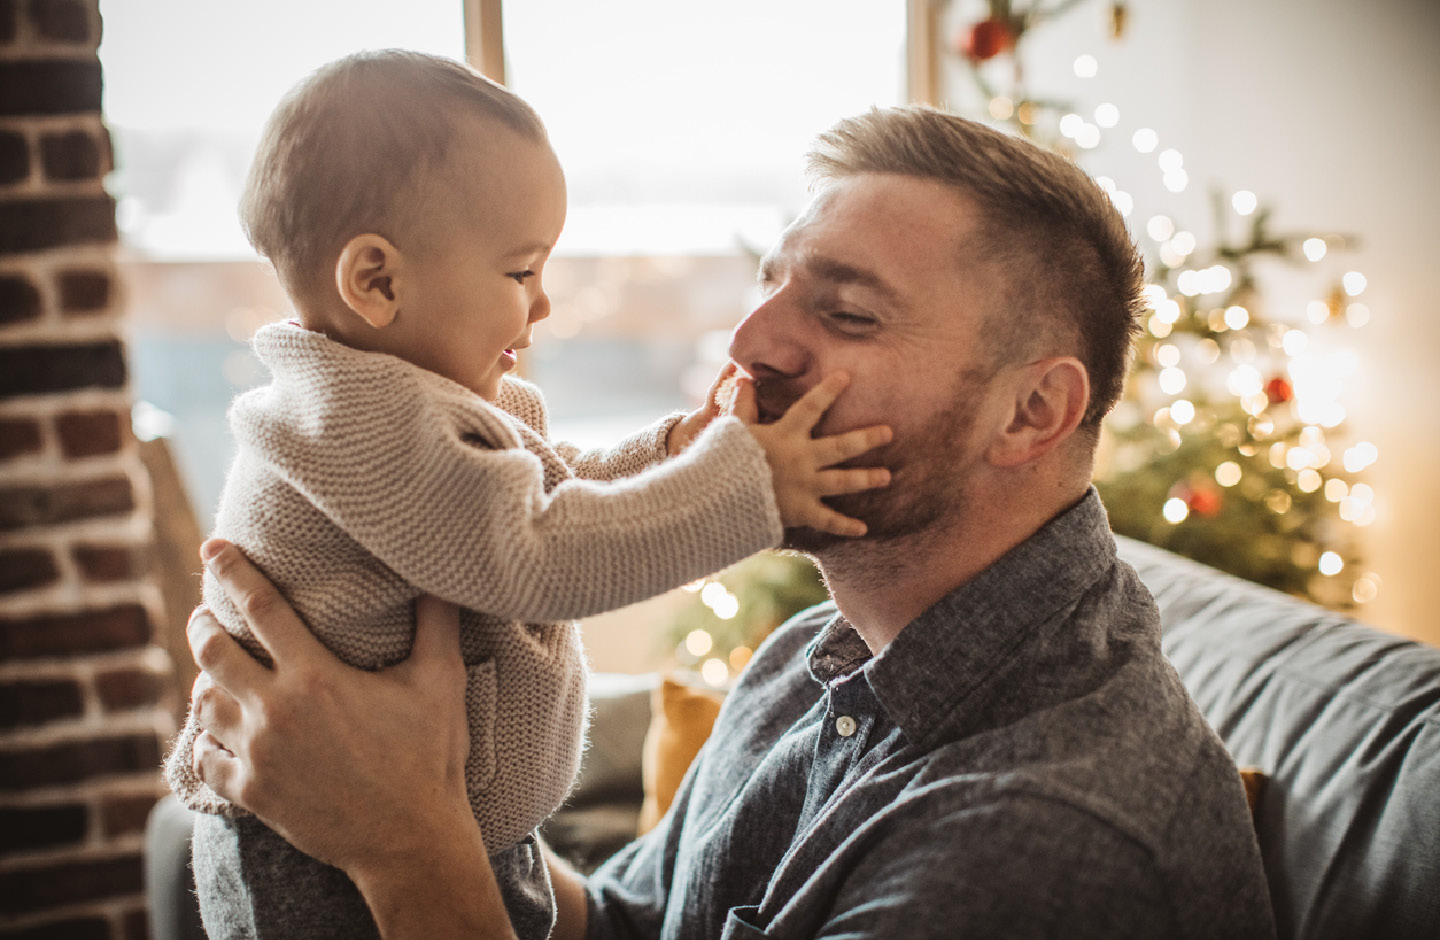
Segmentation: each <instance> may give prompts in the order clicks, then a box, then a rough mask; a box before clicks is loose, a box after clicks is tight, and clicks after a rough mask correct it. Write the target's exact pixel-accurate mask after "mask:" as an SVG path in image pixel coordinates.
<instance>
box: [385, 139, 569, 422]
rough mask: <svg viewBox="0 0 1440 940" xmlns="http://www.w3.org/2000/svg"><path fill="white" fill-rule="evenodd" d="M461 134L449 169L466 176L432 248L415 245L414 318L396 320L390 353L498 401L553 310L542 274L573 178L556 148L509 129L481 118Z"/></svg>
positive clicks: (447, 201) (445, 206)
mask: <svg viewBox="0 0 1440 940" xmlns="http://www.w3.org/2000/svg"><path fill="white" fill-rule="evenodd" d="M461 137H462V139H461V140H458V141H457V142H456V144H455V155H454V156H453V157H452V160H454V161H456V163H455V169H452V171H451V172H450V173H447V174H445V176H446V177H447V178H458V179H460V180H463V181H464V182H463V183H461V184H460V185H456V186H454V187H453V188H452V189H451V190H447V191H446V192H445V193H443V194H442V195H441V196H440V198H439V199H437V200H436V204H437V205H438V206H439V207H440V212H439V213H438V214H437V215H438V217H437V218H436V219H435V227H436V230H434V231H431V232H430V233H429V237H428V238H427V239H426V241H427V242H428V244H427V245H426V246H425V249H424V250H422V251H420V252H418V253H412V252H406V263H407V267H409V269H410V288H411V290H410V291H409V292H407V293H408V297H409V298H410V302H409V304H407V306H410V305H411V304H413V306H411V312H412V313H413V315H412V316H411V317H410V318H408V319H409V321H410V322H408V323H406V322H404V321H405V320H406V319H407V318H406V316H405V313H406V311H405V310H404V309H402V310H401V312H400V314H399V316H397V318H396V321H395V322H394V323H393V324H392V325H391V327H390V328H391V329H393V328H394V327H402V330H401V332H400V334H399V335H396V336H394V337H393V340H395V341H397V342H398V343H399V344H400V345H401V346H402V347H403V348H401V349H392V350H391V351H392V352H394V353H396V354H397V355H400V356H401V357H402V358H405V359H408V360H410V361H411V362H413V363H415V364H416V365H418V366H422V367H423V368H426V369H429V370H430V371H432V372H437V373H439V374H440V375H443V376H445V377H446V378H448V379H450V380H452V381H454V382H458V383H459V384H461V385H463V386H465V387H466V388H468V389H470V390H471V391H473V392H475V393H476V394H478V395H480V396H482V397H484V398H486V399H490V400H492V401H493V400H494V399H495V397H496V395H497V394H499V390H500V380H501V378H502V377H503V376H504V375H505V373H506V372H509V371H510V370H511V369H513V368H515V361H516V353H517V351H518V350H520V349H524V348H525V347H526V346H529V345H530V341H531V332H532V328H533V326H534V324H535V322H536V321H538V320H542V319H544V318H545V317H546V316H548V315H549V314H550V299H549V297H547V296H546V295H545V291H544V288H543V287H542V286H541V273H542V270H543V268H544V266H545V262H546V260H547V259H548V258H549V257H550V251H551V249H552V248H554V246H555V241H556V239H557V238H559V237H560V230H561V228H563V227H564V224H565V176H564V174H563V173H562V172H561V169H560V163H559V161H557V160H556V159H555V155H554V153H553V152H552V151H551V150H550V148H549V147H548V146H547V145H545V144H536V143H533V142H531V141H528V140H525V139H524V138H522V137H520V136H519V135H516V134H514V133H512V132H510V131H508V130H505V129H499V128H496V127H494V126H493V125H486V126H481V125H479V124H478V122H477V124H476V125H475V126H473V127H469V128H468V129H466V128H462V129H461ZM456 170H458V173H457V172H456ZM417 247H418V246H417ZM403 250H404V249H403V248H402V251H403Z"/></svg>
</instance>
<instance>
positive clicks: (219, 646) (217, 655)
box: [190, 630, 228, 672]
mask: <svg viewBox="0 0 1440 940" xmlns="http://www.w3.org/2000/svg"><path fill="white" fill-rule="evenodd" d="M227 642H228V637H227V636H226V635H225V634H224V633H220V632H218V631H214V630H210V631H206V632H204V633H201V634H198V635H197V636H192V637H191V638H190V653H191V655H193V656H194V657H195V665H197V666H199V667H200V668H201V669H202V670H205V671H207V672H208V671H209V670H211V669H213V668H214V667H215V666H216V665H218V664H219V663H220V661H221V660H222V659H223V658H224V655H225V649H226V645H227Z"/></svg>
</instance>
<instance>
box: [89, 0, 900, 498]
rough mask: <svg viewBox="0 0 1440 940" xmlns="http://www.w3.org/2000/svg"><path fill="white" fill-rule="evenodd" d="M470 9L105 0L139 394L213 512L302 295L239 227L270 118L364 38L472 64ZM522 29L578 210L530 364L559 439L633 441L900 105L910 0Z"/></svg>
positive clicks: (520, 87) (659, 5)
mask: <svg viewBox="0 0 1440 940" xmlns="http://www.w3.org/2000/svg"><path fill="white" fill-rule="evenodd" d="M464 7H465V3H464V2H463V0H412V2H410V3H406V4H404V5H400V4H395V3H393V2H389V0H252V2H250V3H248V4H244V5H241V6H235V5H216V4H210V3H194V2H192V0H147V2H145V3H143V4H136V3H124V2H119V0H104V2H102V12H103V13H104V14H105V40H104V43H103V44H102V46H101V49H100V54H101V58H102V61H103V63H104V67H105V76H106V101H105V106H106V112H107V119H108V120H109V122H110V125H111V130H112V133H113V135H114V139H115V149H116V157H117V165H118V169H117V172H116V174H115V177H114V180H113V186H112V189H113V190H114V191H115V193H116V194H117V198H118V200H119V213H118V214H119V220H120V225H121V231H122V242H123V249H122V251H123V257H122V268H123V271H124V274H125V276H126V278H127V285H128V288H127V289H128V291H129V295H130V308H131V314H130V324H129V329H130V342H131V361H132V365H133V369H134V383H135V389H136V395H137V398H139V399H142V400H143V401H145V402H147V403H149V404H150V405H152V406H153V408H154V411H153V412H152V413H163V414H164V415H168V416H169V417H170V419H172V421H173V429H172V431H171V434H172V437H173V441H174V443H175V447H176V452H177V457H178V459H179V461H180V464H181V468H182V470H183V471H184V473H185V475H186V478H187V482H188V483H189V485H190V488H191V496H192V499H193V501H194V503H195V505H196V508H197V510H198V512H199V514H200V516H201V517H202V519H208V516H209V514H210V512H211V509H212V508H213V506H214V504H215V501H216V499H217V497H218V494H219V487H220V483H221V480H222V479H223V476H224V471H225V468H226V466H227V464H228V463H229V460H230V454H231V445H230V443H229V433H228V430H227V428H226V425H225V420H224V412H225V409H226V407H227V406H228V404H229V402H230V400H231V399H232V398H233V396H234V395H235V394H236V392H237V391H239V390H242V389H244V388H246V387H249V386H251V385H253V384H256V383H258V382H263V381H264V378H265V376H264V374H263V370H261V369H260V367H259V366H258V364H256V363H255V362H254V361H253V359H251V357H250V356H249V354H248V352H247V351H246V348H245V345H244V344H245V341H246V340H247V339H248V337H249V335H250V333H251V332H252V331H253V330H254V328H255V327H256V326H257V325H259V324H260V323H264V322H267V321H269V320H274V319H278V318H280V317H282V316H284V315H285V314H286V310H287V303H286V300H285V297H284V295H283V293H282V292H281V291H280V290H279V287H278V285H277V284H276V282H275V280H274V278H273V275H272V274H271V273H270V271H269V269H268V267H266V266H265V265H264V264H262V263H260V262H259V261H258V260H257V259H256V258H255V257H254V255H253V253H252V252H251V250H250V248H249V246H248V245H247V244H246V243H245V241H244V238H243V236H242V235H241V232H240V229H239V225H238V222H237V221H236V218H235V203H236V200H237V198H238V194H239V191H240V188H241V185H242V183H243V179H244V174H245V171H246V168H247V167H248V164H249V160H250V155H251V151H252V150H253V147H254V143H255V140H256V138H257V137H258V132H259V129H260V126H261V125H262V124H263V122H264V119H265V117H266V116H267V115H268V114H269V112H270V110H271V108H272V107H273V106H274V104H275V103H276V101H277V100H278V99H279V97H280V96H281V95H282V94H283V93H284V91H285V90H286V89H288V88H289V87H290V86H291V85H292V84H294V82H295V81H297V80H298V79H299V78H300V77H302V76H303V75H304V74H305V73H307V72H308V71H310V70H311V69H313V68H314V67H316V66H318V65H320V64H321V63H323V62H326V61H329V60H331V59H334V58H337V57H339V56H341V55H344V54H346V53H348V52H352V51H355V50H357V49H361V48H376V47H385V46H405V47H409V48H418V49H423V50H426V51H431V52H436V53H440V54H444V55H450V56H452V57H454V58H463V56H464V48H463V44H464V37H465V23H464ZM504 23H505V26H504V33H503V38H504V42H505V46H506V59H507V65H508V83H509V84H510V86H511V87H512V88H514V89H515V90H516V91H517V92H519V93H520V94H521V95H523V96H524V97H526V98H527V99H528V100H530V101H531V103H533V104H534V105H535V106H536V108H537V109H538V110H539V111H540V113H541V115H542V116H543V117H544V118H545V120H546V122H547V124H548V126H549V128H550V132H551V136H552V139H553V141H554V144H555V147H556V150H557V152H558V153H559V155H560V159H561V161H562V162H563V163H564V165H565V167H566V171H567V176H568V179H569V184H570V200H571V211H570V216H569V222H568V224H567V228H566V232H565V235H564V236H563V238H562V240H561V244H560V246H559V247H558V249H557V257H556V258H555V259H554V260H553V261H552V263H551V265H550V268H549V269H548V272H547V277H548V282H549V283H548V285H547V286H548V288H549V291H550V294H551V297H552V300H553V310H554V312H553V314H552V316H551V317H550V319H549V320H548V321H547V322H546V324H545V325H544V328H543V329H542V330H541V331H538V332H537V342H536V345H535V346H534V347H532V349H531V350H529V354H530V355H529V356H528V358H527V359H526V360H524V361H523V363H522V367H523V368H524V369H525V370H526V371H527V374H528V375H529V376H530V377H531V378H533V379H535V380H536V381H538V382H539V383H540V384H541V386H542V387H543V388H544V389H545V391H546V395H547V398H548V399H549V401H550V403H551V408H552V412H553V416H554V419H555V421H554V426H555V431H556V434H557V436H561V437H566V438H568V439H571V440H575V441H577V442H580V443H591V442H598V441H601V440H613V439H614V438H615V437H616V436H618V435H619V434H620V433H623V432H625V431H628V430H632V429H634V428H636V427H638V426H639V425H640V424H642V423H644V422H646V421H649V420H651V419H653V418H655V417H658V416H659V415H660V414H663V413H665V412H666V411H669V410H672V409H675V408H681V407H687V406H688V405H689V403H690V401H691V396H692V395H694V394H696V393H697V391H703V389H704V388H705V387H706V386H707V385H708V384H709V381H710V379H711V378H712V377H713V375H714V372H715V370H716V369H717V368H718V367H719V364H720V362H721V361H722V360H723V358H724V354H725V347H726V342H727V335H728V331H729V330H730V328H731V327H733V326H734V324H735V323H736V322H738V321H739V319H740V318H741V317H742V316H743V315H744V313H745V312H746V311H747V309H748V307H747V304H748V303H750V301H751V299H752V298H751V294H750V291H751V290H752V287H753V280H754V277H753V269H754V260H753V255H754V253H756V252H758V251H762V250H764V249H765V248H766V247H768V244H769V243H770V241H771V240H773V238H774V237H775V235H776V234H778V232H779V231H780V229H781V228H782V227H783V225H784V224H785V223H786V221H787V220H788V219H789V218H790V217H792V216H793V215H794V214H795V213H797V212H798V210H799V208H800V207H801V205H802V204H803V202H804V199H805V192H804V179H803V175H802V171H803V165H802V159H801V158H802V155H803V153H804V150H805V148H806V145H807V142H808V141H809V139H810V138H812V137H813V136H814V134H815V133H817V132H818V131H820V130H822V129H823V128H825V127H826V126H828V125H829V124H830V123H832V122H833V121H834V120H835V119H837V118H839V117H841V116H844V115H846V114H850V113H854V112H857V111H860V110H863V109H865V108H866V107H869V106H870V105H872V104H879V105H884V104H891V103H896V102H898V101H900V100H901V97H902V92H901V85H902V80H903V76H904V62H903V52H904V29H905V4H904V2H903V0H731V2H729V3H726V4H723V5H713V4H712V5H707V6H695V5H691V4H684V3H675V2H673V0H607V2H606V3H594V2H590V0H525V2H511V3H509V4H506V5H505V9H504Z"/></svg>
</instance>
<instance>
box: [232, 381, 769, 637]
mask: <svg viewBox="0 0 1440 940" xmlns="http://www.w3.org/2000/svg"><path fill="white" fill-rule="evenodd" d="M343 384H344V392H345V395H344V402H343V407H334V406H331V407H327V408H325V409H323V413H321V414H317V413H316V410H315V409H316V405H315V403H314V401H313V398H314V396H313V395H303V396H302V395H295V394H288V395H287V394H286V392H285V390H284V389H283V388H278V387H271V388H268V389H266V390H262V391H263V392H264V394H259V395H254V394H252V395H251V396H247V397H245V398H242V399H241V400H240V401H239V402H237V404H236V407H235V408H234V409H232V424H233V425H234V427H235V430H236V434H237V437H240V438H241V439H242V442H244V441H245V440H246V439H248V441H249V445H250V446H253V447H254V448H255V449H256V450H257V451H259V452H260V453H261V454H262V459H264V460H266V461H267V462H269V463H270V464H271V465H272V466H273V469H274V470H275V472H276V473H278V474H279V475H280V476H281V477H282V478H283V479H285V480H286V482H287V483H289V484H290V485H291V486H293V487H295V488H296V489H297V490H298V491H300V492H301V493H302V494H303V495H304V496H305V497H306V498H307V499H308V500H309V501H310V502H311V503H313V504H314V505H315V506H316V507H317V508H318V509H320V511H321V512H323V513H324V514H325V515H326V516H327V517H329V518H330V519H331V520H332V521H333V522H334V523H335V524H336V525H338V526H339V527H340V528H341V529H343V530H344V531H345V532H347V533H348V534H349V535H350V536H351V537H352V538H354V539H355V540H356V541H357V542H358V543H359V544H360V545H362V546H363V547H364V548H365V549H366V550H367V551H369V552H371V553H372V554H374V555H375V556H376V557H377V558H378V559H380V560H381V561H382V562H383V563H384V564H386V565H387V566H389V567H390V568H392V569H393V570H394V571H395V572H396V573H397V574H399V575H400V576H401V577H402V578H404V579H405V580H406V581H408V582H409V583H411V584H413V585H414V586H415V587H416V588H417V589H419V590H422V591H425V592H427V593H432V594H436V595H438V596H440V597H444V598H446V599H447V600H451V601H454V602H455V603H458V604H461V605H462V606H466V607H471V608H474V609H478V610H483V611H485V612H487V613H490V614H493V615H496V616H499V617H504V618H508V619H516V620H525V621H553V620H568V619H573V618H577V617H585V616H590V615H592V614H595V613H599V612H601V611H605V610H611V609H614V608H617V607H622V606H625V605H626V604H630V603H634V602H636V601H639V600H643V599H645V598H647V597H651V596H654V595H656V594H659V593H663V592H664V591H667V590H670V589H671V588H674V587H677V586H679V585H681V584H684V583H687V582H689V581H693V580H695V579H696V578H700V577H703V576H705V575H707V574H710V573H712V572H714V571H716V570H719V569H720V568H723V567H725V566H727V565H730V564H733V563H734V562H736V561H739V560H740V559H742V558H744V557H746V556H748V555H750V554H753V553H754V552H756V551H759V550H761V549H764V548H768V547H771V546H773V545H776V544H778V542H779V539H780V534H781V528H780V519H779V513H778V510H777V509H776V506H775V501H774V496H773V492H772V489H771V483H770V471H769V467H768V464H767V463H766V460H765V455H764V451H763V449H762V448H761V447H760V446H759V444H758V442H756V441H755V439H754V437H753V436H751V435H750V433H749V431H748V430H746V428H745V427H744V425H743V424H741V423H740V422H739V421H737V420H735V419H733V418H731V419H723V420H720V421H717V422H715V423H714V424H713V425H712V426H711V427H710V428H709V429H708V430H707V431H706V433H705V434H704V435H702V436H701V437H700V438H699V439H697V440H696V442H695V443H694V444H693V445H692V446H691V447H690V448H689V449H688V450H687V451H686V453H685V454H684V455H682V456H681V457H679V458H676V459H675V460H670V461H665V462H664V463H662V464H660V465H658V466H655V467H652V468H651V469H649V470H646V471H644V472H642V473H639V474H638V475H633V476H626V477H624V478H621V479H616V480H614V481H612V482H594V481H587V480H578V479H569V480H564V481H562V482H560V483H559V484H558V485H556V486H554V488H553V489H551V490H550V491H549V492H546V490H545V486H544V471H543V465H542V463H541V461H540V459H539V458H538V457H536V456H535V455H534V454H531V453H530V452H529V451H527V450H525V449H523V448H519V447H486V446H483V445H478V446H477V444H476V442H475V440H474V436H473V435H467V434H466V433H465V432H464V431H462V430H461V429H459V428H457V426H456V423H455V421H454V420H453V419H452V417H451V415H450V414H449V413H447V412H449V411H453V402H450V403H447V404H446V405H440V404H437V403H436V401H435V400H434V399H433V397H431V396H430V395H428V394H426V393H425V391H424V390H423V389H422V388H421V387H420V386H419V385H418V384H417V383H413V382H406V381H404V380H403V378H402V379H401V380H395V379H394V376H393V375H387V377H386V380H383V381H382V380H379V379H378V378H377V376H376V375H367V376H365V377H363V379H357V380H351V381H347V382H345V383H343Z"/></svg>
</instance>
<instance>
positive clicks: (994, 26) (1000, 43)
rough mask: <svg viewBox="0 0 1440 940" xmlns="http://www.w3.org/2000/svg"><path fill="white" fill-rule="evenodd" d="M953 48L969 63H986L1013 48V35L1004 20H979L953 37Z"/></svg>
mask: <svg viewBox="0 0 1440 940" xmlns="http://www.w3.org/2000/svg"><path fill="white" fill-rule="evenodd" d="M955 40H956V42H955V47H956V49H957V50H959V51H960V52H961V53H962V54H963V55H964V56H965V57H966V58H967V59H969V60H970V61H971V62H987V61H989V60H990V59H993V58H995V57H996V56H997V55H1000V54H1001V53H1002V52H1009V51H1010V50H1011V49H1014V48H1015V34H1014V33H1013V32H1011V30H1010V24H1009V23H1006V22H1005V21H1004V20H999V19H988V20H981V21H980V22H979V23H976V24H975V25H973V26H971V27H970V28H969V29H968V30H963V31H962V32H960V33H958V34H957V35H956V37H955Z"/></svg>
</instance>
